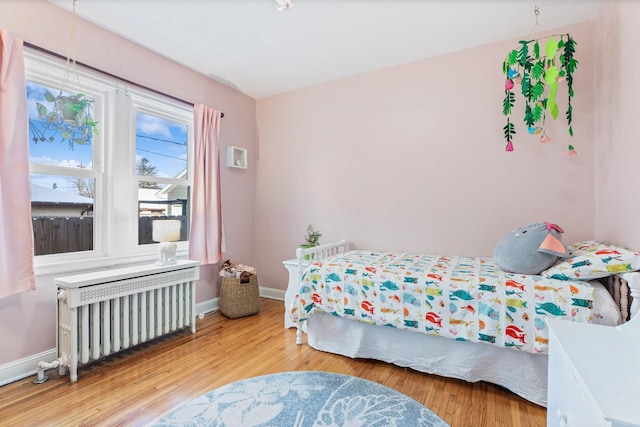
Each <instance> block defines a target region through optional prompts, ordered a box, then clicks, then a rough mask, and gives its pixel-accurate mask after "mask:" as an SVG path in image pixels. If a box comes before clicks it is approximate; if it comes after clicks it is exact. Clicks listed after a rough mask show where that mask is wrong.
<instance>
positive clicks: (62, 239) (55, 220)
mask: <svg viewBox="0 0 640 427" xmlns="http://www.w3.org/2000/svg"><path fill="white" fill-rule="evenodd" d="M157 219H178V220H180V221H181V223H182V232H181V235H180V240H187V230H188V224H187V217H186V216H184V215H183V216H171V217H168V216H150V217H141V218H140V219H139V221H138V244H140V245H146V244H149V243H155V242H154V241H153V240H152V239H151V236H152V231H153V225H152V224H153V221H154V220H157ZM32 224H33V243H34V253H35V255H51V254H60V253H66V252H80V251H90V250H93V217H91V216H84V217H51V216H46V217H34V218H32Z"/></svg>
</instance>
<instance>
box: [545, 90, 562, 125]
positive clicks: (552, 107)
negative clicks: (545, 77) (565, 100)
mask: <svg viewBox="0 0 640 427" xmlns="http://www.w3.org/2000/svg"><path fill="white" fill-rule="evenodd" d="M550 86H551V89H550V90H549V98H548V99H547V109H548V110H549V112H550V113H551V117H553V119H554V120H555V119H557V118H558V114H559V112H560V111H559V110H558V104H557V103H556V94H557V93H558V83H557V82H555V81H554V82H553V84H552V85H550Z"/></svg>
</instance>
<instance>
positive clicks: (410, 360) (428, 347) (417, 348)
mask: <svg viewBox="0 0 640 427" xmlns="http://www.w3.org/2000/svg"><path fill="white" fill-rule="evenodd" d="M308 322H309V324H308V325H307V326H308V328H307V329H308V331H307V333H308V342H309V345H310V346H311V347H313V348H315V349H317V350H321V351H326V352H329V353H335V354H341V355H344V356H348V357H351V358H367V359H376V360H382V361H384V362H389V363H393V364H395V365H398V366H403V367H409V368H412V369H415V370H417V371H421V372H426V373H429V374H436V375H440V376H444V377H451V378H459V379H462V380H465V381H469V382H476V381H487V382H490V383H493V384H498V385H500V386H502V387H505V388H507V389H509V390H511V391H512V392H514V393H516V394H517V395H519V396H521V397H523V398H525V399H527V400H529V401H531V402H533V403H536V404H538V405H541V406H545V407H546V404H547V355H546V354H531V353H525V352H520V351H516V350H510V349H503V348H499V347H495V346H492V345H489V344H483V343H470V342H465V341H455V340H451V339H446V338H441V337H433V336H428V335H424V334H421V333H417V332H416V333H414V332H408V331H403V330H400V329H395V328H391V327H383V326H373V325H369V324H367V323H364V322H358V321H353V320H346V319H342V318H340V317H336V316H332V315H329V314H324V313H315V314H314V315H313V316H311V318H310V319H309V320H308Z"/></svg>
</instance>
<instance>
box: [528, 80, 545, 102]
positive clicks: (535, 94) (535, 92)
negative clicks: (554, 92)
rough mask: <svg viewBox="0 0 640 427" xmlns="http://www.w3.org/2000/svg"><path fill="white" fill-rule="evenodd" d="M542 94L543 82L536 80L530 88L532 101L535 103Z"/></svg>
mask: <svg viewBox="0 0 640 427" xmlns="http://www.w3.org/2000/svg"><path fill="white" fill-rule="evenodd" d="M543 93H544V81H542V80H538V81H537V82H536V84H535V85H534V86H533V87H532V88H531V94H532V98H533V99H532V100H533V101H537V100H538V99H539V98H540V97H541V96H542V94H543Z"/></svg>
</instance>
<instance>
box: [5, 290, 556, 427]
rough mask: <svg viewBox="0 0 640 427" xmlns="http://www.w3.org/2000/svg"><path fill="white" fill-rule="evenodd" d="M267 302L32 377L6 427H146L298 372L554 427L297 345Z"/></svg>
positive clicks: (480, 398)
mask: <svg viewBox="0 0 640 427" xmlns="http://www.w3.org/2000/svg"><path fill="white" fill-rule="evenodd" d="M261 303H262V309H261V312H260V314H258V315H254V316H249V317H244V318H239V319H234V320H230V319H227V318H225V317H224V316H222V315H221V314H220V313H217V312H216V313H212V314H209V315H207V316H205V317H204V319H202V320H198V321H197V324H196V325H197V329H198V332H197V333H196V334H191V333H190V332H181V333H179V334H174V335H173V336H171V337H167V338H161V339H159V340H157V341H155V342H154V343H153V345H143V346H141V347H138V348H137V349H135V350H134V351H127V352H125V353H122V354H118V355H114V356H111V357H109V358H107V359H106V360H104V361H101V362H98V363H94V364H91V365H88V366H85V367H83V368H81V369H80V370H79V379H78V382H76V383H71V382H70V381H69V377H68V375H67V376H64V377H60V376H59V375H58V373H57V369H51V370H49V371H47V375H48V376H49V380H48V381H47V382H45V383H43V384H33V383H32V380H33V377H31V378H25V379H23V380H20V381H17V382H14V383H11V384H8V385H6V386H4V387H0V425H8V426H53V425H55V426H125V425H126V426H138V425H144V424H145V423H147V422H150V421H152V420H154V419H156V418H158V417H160V416H162V415H163V414H165V413H167V412H169V411H170V410H171V409H172V408H174V407H176V406H177V405H179V404H180V403H182V402H184V401H186V400H189V399H191V398H194V397H196V396H198V395H200V394H202V393H205V392H207V391H209V390H212V389H214V388H217V387H220V386H222V385H225V384H228V383H231V382H233V381H237V380H240V379H244V378H249V377H254V376H257V375H265V374H271V373H275V372H282V371H299V370H308V371H311V370H314V371H327V372H337V373H342V374H348V375H353V376H357V377H361V378H366V379H368V380H371V381H375V382H377V383H380V384H383V385H385V386H387V387H391V388H394V389H396V390H398V391H400V392H402V393H404V394H406V395H408V396H410V397H412V398H413V399H415V400H417V401H419V402H421V403H423V404H424V405H425V406H427V407H428V408H430V409H431V410H432V411H433V412H435V413H436V414H438V415H439V416H440V417H441V418H443V419H444V420H445V421H447V422H448V423H449V424H450V425H451V426H452V427H458V426H522V427H530V426H545V425H546V410H545V408H543V407H540V406H537V405H535V404H533V403H530V402H528V401H526V400H524V399H522V398H520V397H518V396H516V395H515V394H512V393H510V392H509V391H506V390H504V389H502V388H500V387H497V386H493V385H491V384H486V383H475V384H471V383H467V382H464V381H460V380H454V379H447V378H442V377H437V376H434V375H428V374H423V373H420V372H416V371H413V370H411V369H405V368H400V367H397V366H394V365H391V364H387V363H384V362H377V361H371V360H361V359H349V358H346V357H343V356H337V355H333V354H328V353H323V352H320V351H318V350H314V349H313V348H310V347H309V346H308V345H306V344H304V345H301V346H298V345H296V344H295V330H293V329H291V330H286V329H284V327H283V313H284V307H283V303H282V302H281V301H275V300H268V299H262V301H261Z"/></svg>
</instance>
